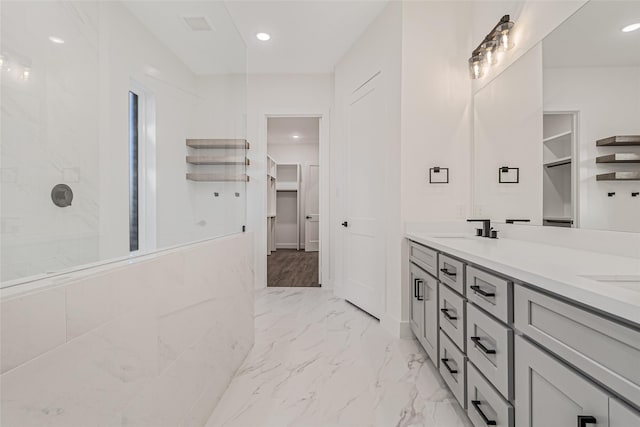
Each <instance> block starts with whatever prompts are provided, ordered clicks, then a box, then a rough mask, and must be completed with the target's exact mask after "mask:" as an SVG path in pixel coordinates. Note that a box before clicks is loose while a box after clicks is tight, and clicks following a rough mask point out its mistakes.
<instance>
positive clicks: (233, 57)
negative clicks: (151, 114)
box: [123, 0, 247, 74]
mask: <svg viewBox="0 0 640 427" xmlns="http://www.w3.org/2000/svg"><path fill="white" fill-rule="evenodd" d="M123 3H124V5H125V6H126V7H127V9H129V11H130V12H131V13H132V14H133V15H134V16H135V17H136V18H137V19H138V20H139V21H140V22H141V23H142V24H143V25H144V26H145V27H147V29H148V30H149V31H150V32H151V33H152V34H153V35H155V36H156V38H158V40H160V42H162V43H163V44H164V45H165V46H167V47H168V48H169V50H171V51H172V52H173V53H174V54H175V55H176V56H177V57H178V58H179V59H180V60H181V61H182V62H183V63H184V64H185V65H186V66H187V67H188V68H189V69H190V70H191V71H193V72H194V73H195V74H225V73H242V72H244V71H245V70H246V62H247V59H246V56H245V52H244V42H243V40H242V38H241V37H240V36H239V35H238V32H237V30H236V28H235V26H234V24H233V22H232V21H231V18H230V16H229V12H228V11H227V8H226V7H225V4H224V2H221V1H140V0H126V1H123ZM188 17H205V18H206V20H207V21H208V22H209V23H210V25H211V27H213V30H212V31H193V30H192V29H191V28H189V27H188V26H187V24H186V23H185V20H184V18H188Z"/></svg>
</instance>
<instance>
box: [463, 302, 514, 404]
mask: <svg viewBox="0 0 640 427" xmlns="http://www.w3.org/2000/svg"><path fill="white" fill-rule="evenodd" d="M512 354H513V331H512V330H511V329H509V328H507V327H506V326H504V325H503V324H501V323H499V322H498V321H497V320H495V319H493V318H491V317H489V315H487V314H485V313H483V312H482V311H481V310H480V309H479V308H477V307H475V306H473V305H472V304H467V357H469V360H470V361H471V362H473V364H474V365H475V366H476V368H478V370H479V371H480V372H482V374H483V375H484V376H485V377H486V378H487V379H488V380H489V381H491V383H493V385H494V386H495V387H496V388H497V389H498V391H499V392H500V393H502V395H503V396H504V397H506V398H507V399H511V398H513V381H512V378H513V376H512V375H511V374H512V372H513V363H512Z"/></svg>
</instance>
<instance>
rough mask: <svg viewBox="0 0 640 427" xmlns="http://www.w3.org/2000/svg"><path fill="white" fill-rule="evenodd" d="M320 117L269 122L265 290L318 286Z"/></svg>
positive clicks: (270, 119)
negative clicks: (270, 288)
mask: <svg viewBox="0 0 640 427" xmlns="http://www.w3.org/2000/svg"><path fill="white" fill-rule="evenodd" d="M319 177H320V118H319V117H269V118H267V286H269V287H277V286H286V287H296V286H299V287H318V286H320V281H319V277H320V274H319V252H318V251H319V247H320V227H319V224H320V192H319Z"/></svg>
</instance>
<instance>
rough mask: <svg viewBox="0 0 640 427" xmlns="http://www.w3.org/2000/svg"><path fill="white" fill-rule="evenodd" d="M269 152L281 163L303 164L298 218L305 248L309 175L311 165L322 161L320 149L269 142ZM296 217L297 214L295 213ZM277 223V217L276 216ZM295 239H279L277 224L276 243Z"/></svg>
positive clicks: (295, 144)
mask: <svg viewBox="0 0 640 427" xmlns="http://www.w3.org/2000/svg"><path fill="white" fill-rule="evenodd" d="M267 153H268V154H269V155H270V156H271V157H272V158H273V159H274V160H275V161H276V162H279V163H299V164H300V166H301V173H300V191H299V195H298V197H300V215H299V218H298V221H299V224H300V247H301V248H304V243H305V222H306V221H305V215H306V202H307V198H306V196H307V185H308V184H307V180H308V179H307V178H308V176H309V165H317V164H319V163H318V162H319V161H320V150H319V146H318V144H297V143H294V144H268V146H267ZM294 217H295V215H294ZM276 223H277V218H276ZM290 241H295V237H294V238H293V240H290V239H284V240H282V239H279V237H278V227H277V225H276V244H278V243H281V242H284V243H286V242H290Z"/></svg>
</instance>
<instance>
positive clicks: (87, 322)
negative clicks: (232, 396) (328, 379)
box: [0, 234, 254, 427]
mask: <svg viewBox="0 0 640 427" xmlns="http://www.w3.org/2000/svg"><path fill="white" fill-rule="evenodd" d="M252 253H253V252H252V235H251V234H240V235H235V236H230V237H226V238H220V239H216V240H210V241H207V242H203V243H198V244H193V245H189V246H185V247H183V248H178V249H174V250H170V251H166V252H162V253H159V254H155V255H150V256H147V257H143V258H139V259H136V260H134V261H132V262H130V263H128V262H122V263H118V264H116V265H113V266H110V267H108V268H105V267H102V268H97V269H95V271H93V272H92V271H89V272H84V273H82V274H83V277H81V278H73V275H71V276H72V277H71V278H68V279H63V280H62V281H61V283H57V284H50V285H49V286H46V287H42V288H41V289H40V290H37V289H36V290H32V291H27V290H25V291H23V292H21V293H19V294H17V295H13V296H12V295H11V294H10V293H9V292H10V291H11V290H12V288H9V289H5V290H3V298H2V306H1V315H2V319H1V327H2V331H1V339H2V342H1V344H2V346H1V350H2V354H1V356H2V357H1V360H2V366H1V370H2V374H1V375H0V387H1V389H2V403H1V404H2V406H1V408H0V413H1V415H0V424H1V425H2V426H5V427H12V426H13V427H29V426H43V425H47V426H52V427H53V426H60V427H62V426H64V427H86V426H88V425H91V426H109V427H113V426H141V427H142V426H144V427H147V426H154V427H163V426H167V427H177V426H203V425H204V424H205V423H206V421H207V419H208V417H209V415H210V414H211V412H212V411H213V409H214V407H215V406H216V404H217V402H218V400H219V399H220V397H221V395H222V393H223V392H224V390H225V389H226V388H227V385H228V384H229V382H230V381H231V378H232V377H233V375H234V373H235V372H236V370H237V369H238V367H239V366H240V365H241V363H242V361H243V360H244V358H245V356H246V355H247V353H248V351H249V349H250V348H251V346H252V345H253V340H254V324H253V315H254V305H253V288H254V284H253V280H254V279H253V278H254V274H253V267H252V266H253V262H252ZM77 274H79V273H76V275H77ZM49 280H50V282H51V279H49ZM58 282H60V280H58ZM31 285H35V286H36V287H37V285H38V283H35V284H31ZM31 285H30V286H31ZM18 288H19V287H18ZM13 289H16V288H13Z"/></svg>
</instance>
